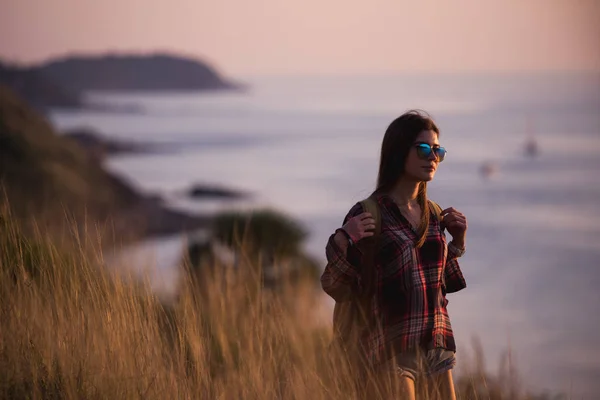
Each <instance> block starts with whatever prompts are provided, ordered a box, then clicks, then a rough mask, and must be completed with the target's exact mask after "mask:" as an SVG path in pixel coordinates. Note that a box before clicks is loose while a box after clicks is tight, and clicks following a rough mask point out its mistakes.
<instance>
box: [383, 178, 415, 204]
mask: <svg viewBox="0 0 600 400" xmlns="http://www.w3.org/2000/svg"><path fill="white" fill-rule="evenodd" d="M419 184H420V182H417V181H407V180H403V179H401V180H399V181H398V183H396V184H395V185H394V187H392V189H391V190H390V192H389V194H390V196H392V199H394V201H395V202H396V203H397V204H398V205H400V206H408V207H409V208H410V207H411V206H415V205H417V198H418V195H419Z"/></svg>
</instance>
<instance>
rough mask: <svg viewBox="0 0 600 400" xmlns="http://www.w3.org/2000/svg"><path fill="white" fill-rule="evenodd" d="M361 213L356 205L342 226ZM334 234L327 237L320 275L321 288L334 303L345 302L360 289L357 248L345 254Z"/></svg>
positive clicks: (351, 248) (359, 207)
mask: <svg viewBox="0 0 600 400" xmlns="http://www.w3.org/2000/svg"><path fill="white" fill-rule="evenodd" d="M362 212H363V210H362V206H361V205H360V203H356V204H355V205H354V207H352V209H351V210H350V211H349V212H348V214H347V215H346V217H345V218H344V222H343V224H345V223H346V222H348V220H349V219H350V218H352V217H354V216H356V215H359V214H361V213H362ZM343 224H342V225H343ZM334 236H335V234H333V235H331V236H330V237H329V240H328V242H327V246H326V247H325V255H326V256H327V265H326V266H325V270H324V271H323V274H322V275H321V287H322V288H323V290H324V291H325V292H326V293H327V294H328V295H329V296H331V297H332V298H333V299H335V300H336V301H344V300H347V299H348V298H349V297H350V296H351V295H352V293H353V292H355V291H357V290H358V289H359V288H360V259H361V253H360V251H359V250H358V248H357V247H355V246H351V247H348V251H347V254H344V253H343V252H342V249H340V247H339V246H338V245H337V244H336V243H335V240H334Z"/></svg>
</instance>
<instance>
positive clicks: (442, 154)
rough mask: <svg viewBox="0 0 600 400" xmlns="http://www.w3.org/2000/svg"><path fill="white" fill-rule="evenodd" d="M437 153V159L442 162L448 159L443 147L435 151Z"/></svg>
mask: <svg viewBox="0 0 600 400" xmlns="http://www.w3.org/2000/svg"><path fill="white" fill-rule="evenodd" d="M435 150H436V151H435V153H436V155H437V158H438V160H439V161H440V162H442V161H444V157H446V149H445V148H443V147H438V148H437V149H435Z"/></svg>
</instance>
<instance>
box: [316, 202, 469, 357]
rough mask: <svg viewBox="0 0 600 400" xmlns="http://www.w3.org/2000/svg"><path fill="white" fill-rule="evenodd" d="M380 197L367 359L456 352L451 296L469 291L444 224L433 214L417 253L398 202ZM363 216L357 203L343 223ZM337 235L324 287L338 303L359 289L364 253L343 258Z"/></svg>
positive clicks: (414, 238)
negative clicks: (433, 350) (435, 350)
mask: <svg viewBox="0 0 600 400" xmlns="http://www.w3.org/2000/svg"><path fill="white" fill-rule="evenodd" d="M376 198H377V202H378V203H379V208H380V210H381V236H380V237H379V240H378V248H377V249H376V257H375V262H374V266H375V268H376V288H375V294H374V298H373V299H372V302H371V304H372V310H371V311H372V313H373V315H374V316H375V320H376V321H377V324H376V325H377V328H371V329H369V331H368V332H364V334H363V336H362V337H363V341H364V342H363V345H364V348H366V351H367V356H368V359H369V360H370V361H371V362H372V363H374V364H377V363H379V362H382V361H384V360H385V359H386V358H387V357H388V356H389V355H391V354H393V353H398V352H405V351H407V350H411V349H412V350H414V349H416V348H436V347H441V348H445V349H448V350H452V351H456V344H455V342H454V336H453V334H452V328H451V326H450V319H449V317H448V311H447V310H446V307H447V305H448V300H446V293H453V292H457V291H459V290H461V289H463V288H465V287H466V282H465V279H464V277H463V274H462V272H461V270H460V267H459V265H458V260H457V258H456V256H455V255H454V254H453V253H452V252H451V251H449V250H448V246H447V243H446V237H445V234H444V233H443V231H442V230H441V229H440V223H439V221H438V220H437V219H436V218H435V216H434V214H433V213H432V214H431V217H430V219H429V221H430V223H429V229H428V232H427V238H426V240H425V243H424V244H423V246H422V247H421V248H419V249H417V248H416V246H415V244H416V242H417V241H418V237H417V234H416V232H415V231H414V230H413V228H412V226H411V225H410V223H409V222H408V221H407V220H406V218H405V217H404V216H403V215H402V214H401V213H400V210H399V209H398V207H397V206H396V203H395V202H394V201H393V200H392V199H391V198H390V197H389V196H387V195H379V196H377V197H376ZM362 212H363V210H362V207H361V205H360V203H357V204H356V205H354V207H352V209H351V210H350V211H349V212H348V215H347V216H346V218H345V219H344V224H345V223H346V222H347V221H348V219H350V218H352V217H354V216H356V215H359V214H361V213H362ZM333 236H334V235H332V236H331V237H330V238H329V242H328V243H327V247H326V254H327V261H328V263H327V266H326V267H325V271H324V272H323V275H322V276H321V285H322V287H323V290H325V292H326V293H327V294H329V295H330V296H331V297H333V298H334V299H335V300H336V301H344V300H346V299H348V298H349V297H350V296H352V295H353V293H355V292H356V291H357V290H358V289H359V288H360V284H361V282H360V277H359V274H358V271H357V267H356V265H358V262H359V260H360V254H361V253H360V250H358V248H357V247H355V246H351V247H349V248H348V252H347V254H343V253H342V251H341V249H340V248H339V246H337V244H336V243H335V241H334V240H333Z"/></svg>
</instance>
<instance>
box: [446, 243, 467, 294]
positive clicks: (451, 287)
mask: <svg viewBox="0 0 600 400" xmlns="http://www.w3.org/2000/svg"><path fill="white" fill-rule="evenodd" d="M444 279H445V282H446V292H447V293H455V292H458V291H459V290H462V289H464V288H466V287H467V282H466V281H465V277H464V276H463V273H462V271H461V270H460V264H459V263H458V259H457V258H456V255H454V253H452V252H451V251H450V250H448V257H447V258H446V268H445V269H444Z"/></svg>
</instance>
